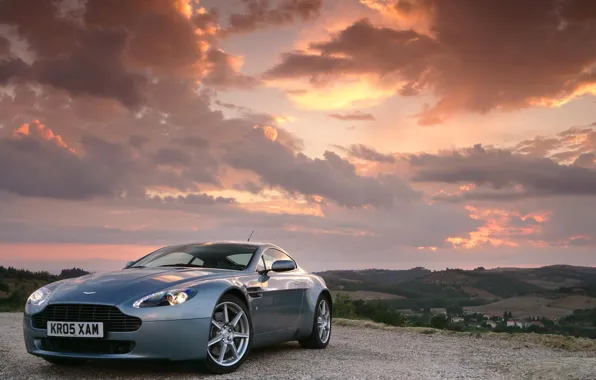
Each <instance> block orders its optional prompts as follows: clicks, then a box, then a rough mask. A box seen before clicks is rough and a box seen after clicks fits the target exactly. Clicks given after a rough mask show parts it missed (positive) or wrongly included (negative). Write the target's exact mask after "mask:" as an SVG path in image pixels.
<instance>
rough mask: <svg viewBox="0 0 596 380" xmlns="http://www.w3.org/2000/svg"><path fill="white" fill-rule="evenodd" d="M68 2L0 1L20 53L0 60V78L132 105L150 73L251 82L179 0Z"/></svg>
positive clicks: (223, 84) (0, 19)
mask: <svg viewBox="0 0 596 380" xmlns="http://www.w3.org/2000/svg"><path fill="white" fill-rule="evenodd" d="M67 4H69V3H68V2H50V1H42V2H37V1H32V0H22V1H21V0H7V1H3V2H2V3H1V4H0V23H3V24H6V25H8V26H9V27H17V30H18V33H17V35H16V36H12V38H13V39H22V40H23V41H21V42H22V43H21V44H20V45H19V46H21V49H20V50H19V51H18V52H17V53H19V54H17V55H11V56H9V57H8V59H5V60H3V61H1V62H0V84H6V83H19V82H26V83H40V84H47V85H51V86H54V87H55V88H58V89H62V90H66V91H68V92H69V93H70V94H71V95H72V96H78V95H91V96H96V97H104V98H112V99H117V100H119V101H120V102H121V103H122V104H124V105H125V106H127V107H132V108H139V107H141V106H142V105H143V104H144V103H145V102H146V98H145V96H146V93H145V91H146V89H145V87H146V85H147V83H148V82H149V80H150V79H152V78H151V76H154V75H156V74H157V75H167V76H173V77H178V78H188V79H193V80H204V81H205V83H208V84H209V85H212V86H216V87H218V88H227V87H234V88H237V87H242V88H248V87H251V86H254V85H255V84H257V81H256V80H255V79H254V78H251V77H247V76H244V75H243V74H242V73H240V71H239V70H240V66H241V58H240V57H234V56H231V55H229V54H227V53H225V52H223V50H221V49H220V48H218V47H217V44H218V39H217V28H215V27H214V25H212V23H209V22H206V20H204V19H205V14H198V13H197V14H194V15H193V9H192V7H190V5H189V4H188V3H185V2H184V1H161V0H147V1H146V0H131V1H127V2H126V4H125V5H123V4H122V3H121V2H120V1H114V0H106V1H103V0H99V1H98V0H88V1H85V2H81V3H75V4H79V5H80V6H79V8H77V9H75V10H76V12H75V11H73V10H72V9H70V11H69V10H68V9H66V6H67ZM31 9H35V12H31ZM73 12H74V14H73ZM201 20H202V21H205V22H202V21H201ZM48 30H51V31H52V33H48V32H47V31H48ZM24 56H27V57H29V59H25V58H24Z"/></svg>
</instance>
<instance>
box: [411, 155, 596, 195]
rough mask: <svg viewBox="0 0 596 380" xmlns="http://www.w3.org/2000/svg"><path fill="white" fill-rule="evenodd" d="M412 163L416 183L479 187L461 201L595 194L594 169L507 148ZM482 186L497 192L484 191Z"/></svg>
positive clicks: (413, 157)
mask: <svg viewBox="0 0 596 380" xmlns="http://www.w3.org/2000/svg"><path fill="white" fill-rule="evenodd" d="M409 162H410V164H411V166H412V170H413V175H412V179H413V180H414V181H418V182H441V183H448V184H461V183H472V184H474V185H476V186H478V187H477V188H476V189H474V190H473V191H469V192H465V193H463V194H461V195H459V196H457V197H456V198H455V199H458V200H461V199H502V200H503V199H506V200H511V199H514V198H518V199H519V198H527V197H543V196H580V195H596V171H594V170H591V169H588V168H585V167H580V166H577V165H565V164H559V163H557V162H555V161H553V160H552V159H550V158H535V157H532V156H524V155H520V154H516V153H513V152H512V151H510V150H506V149H495V148H492V149H485V148H483V147H482V146H481V145H480V144H478V145H475V146H474V147H473V148H467V149H462V150H458V151H446V152H444V153H443V154H428V153H422V154H416V155H411V156H410V158H409ZM483 186H487V187H489V188H490V189H492V190H494V191H497V192H498V193H497V194H494V193H489V192H485V191H484V189H483V188H480V187H483ZM441 198H442V199H445V197H444V196H441V197H439V199H441ZM448 198H449V197H448Z"/></svg>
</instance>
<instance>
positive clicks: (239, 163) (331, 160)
mask: <svg viewBox="0 0 596 380" xmlns="http://www.w3.org/2000/svg"><path fill="white" fill-rule="evenodd" d="M224 160H225V162H227V163H228V164H229V165H231V166H232V167H234V168H237V169H244V170H251V171H253V172H255V173H257V174H258V175H259V177H260V179H261V181H262V182H263V183H265V184H268V185H270V186H279V187H281V188H283V189H285V190H287V191H288V192H290V193H301V194H305V195H318V196H322V197H325V198H328V199H330V200H332V201H334V202H336V203H338V204H339V205H342V206H347V207H362V206H366V205H371V206H377V207H381V206H392V205H395V204H399V203H402V202H407V201H408V200H415V199H418V198H419V194H418V193H417V192H415V191H414V190H412V189H411V188H410V187H409V186H408V185H407V184H406V183H404V182H402V181H401V180H400V179H399V178H397V177H395V176H378V177H376V178H373V177H365V176H360V175H358V174H357V173H356V169H355V167H354V165H352V164H351V163H350V162H348V161H347V160H344V159H342V158H341V157H339V156H338V155H337V154H335V153H333V152H331V151H326V152H325V154H324V155H323V158H322V159H321V158H314V159H313V158H310V157H307V156H306V155H304V154H303V153H299V152H298V153H296V152H294V151H292V150H291V149H289V148H288V147H286V146H284V145H282V144H281V143H279V142H277V141H272V140H271V139H269V138H267V137H266V136H265V134H264V133H262V132H261V131H260V130H259V129H255V130H253V131H252V132H251V133H249V134H247V135H246V136H245V137H244V139H243V140H242V143H241V144H230V145H228V148H227V151H226V154H225V156H224Z"/></svg>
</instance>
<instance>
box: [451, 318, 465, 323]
mask: <svg viewBox="0 0 596 380" xmlns="http://www.w3.org/2000/svg"><path fill="white" fill-rule="evenodd" d="M463 321H464V319H463V318H462V317H451V322H463Z"/></svg>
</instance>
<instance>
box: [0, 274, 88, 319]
mask: <svg viewBox="0 0 596 380" xmlns="http://www.w3.org/2000/svg"><path fill="white" fill-rule="evenodd" d="M89 273H90V272H87V271H85V270H83V269H81V268H71V269H63V270H62V271H61V272H60V274H59V275H54V274H51V273H49V272H44V271H41V272H32V271H29V270H26V269H16V268H13V267H8V268H5V267H3V266H0V311H6V310H14V309H20V308H22V307H23V306H24V305H25V301H26V300H27V297H29V295H30V294H31V293H33V292H34V291H35V290H36V289H39V288H40V287H42V286H44V285H45V284H48V283H50V282H54V281H59V280H63V279H67V278H75V277H80V276H83V275H86V274H89Z"/></svg>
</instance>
